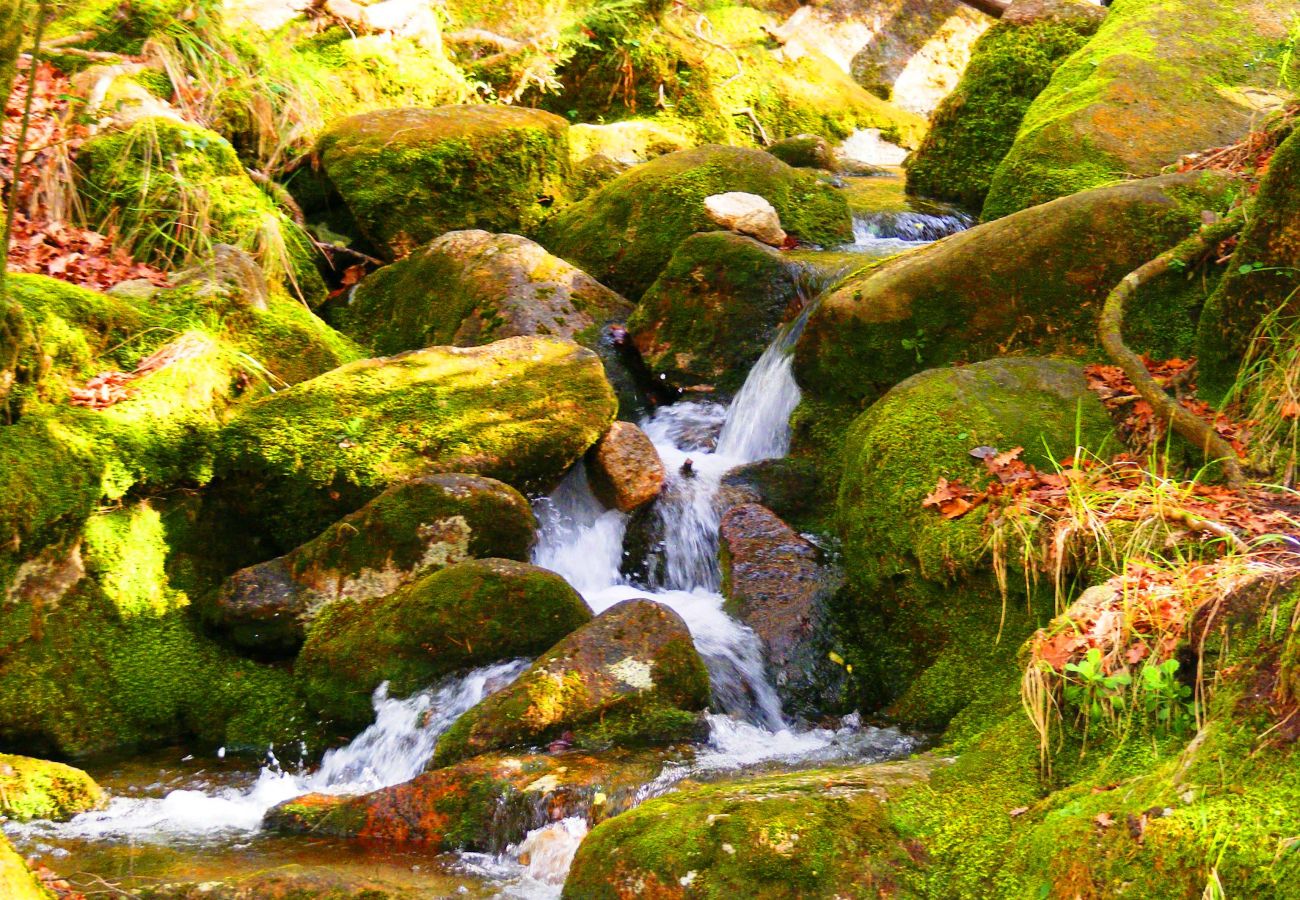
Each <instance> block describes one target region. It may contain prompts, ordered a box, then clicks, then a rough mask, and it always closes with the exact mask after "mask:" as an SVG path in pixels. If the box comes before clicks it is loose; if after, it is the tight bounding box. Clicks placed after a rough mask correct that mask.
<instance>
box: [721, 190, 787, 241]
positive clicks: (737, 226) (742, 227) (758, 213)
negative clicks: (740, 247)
mask: <svg viewBox="0 0 1300 900" xmlns="http://www.w3.org/2000/svg"><path fill="white" fill-rule="evenodd" d="M704 209H705V212H707V213H708V214H709V218H710V219H712V220H713V221H714V222H716V223H717V224H719V225H721V226H722V227H723V228H725V229H727V230H728V231H735V232H738V233H739V234H747V235H749V236H750V237H752V238H757V239H758V240H760V241H762V242H763V243H764V244H771V245H772V246H773V247H780V246H781V245H782V244H784V243H785V239H786V235H785V230H784V229H783V228H782V227H781V217H780V216H778V215H777V213H776V209H775V208H774V207H773V206H772V204H771V203H768V202H767V200H765V199H764V198H762V197H760V196H758V194H746V193H743V192H741V191H731V192H729V193H726V194H714V195H713V196H712V197H705V198H704Z"/></svg>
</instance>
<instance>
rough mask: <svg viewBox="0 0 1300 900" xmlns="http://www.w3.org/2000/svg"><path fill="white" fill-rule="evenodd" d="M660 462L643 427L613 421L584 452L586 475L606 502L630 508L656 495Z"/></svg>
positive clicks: (660, 476) (661, 482)
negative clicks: (594, 443)
mask: <svg viewBox="0 0 1300 900" xmlns="http://www.w3.org/2000/svg"><path fill="white" fill-rule="evenodd" d="M664 474H665V473H664V464H663V461H662V460H660V459H659V452H658V451H657V450H655V445H654V444H652V443H651V442H650V438H648V437H646V434H645V432H644V431H642V430H641V429H640V428H637V427H636V426H635V425H633V424H632V423H631V422H615V423H614V424H613V425H612V426H610V429H609V431H608V432H607V433H606V434H605V436H604V437H603V438H601V439H600V441H599V442H598V443H597V444H596V446H595V447H592V448H591V450H590V451H588V453H587V478H588V480H589V481H590V482H591V489H592V490H593V491H595V493H596V496H597V497H599V498H600V500H601V502H602V503H604V504H605V505H606V506H612V507H615V508H616V509H619V510H621V511H622V512H631V511H632V510H634V509H636V508H637V507H639V506H644V505H645V504H647V503H649V502H650V501H651V500H653V499H654V498H656V497H658V496H659V492H660V491H661V490H663V487H664Z"/></svg>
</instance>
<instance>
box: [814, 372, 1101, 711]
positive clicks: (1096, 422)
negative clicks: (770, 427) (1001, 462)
mask: <svg viewBox="0 0 1300 900" xmlns="http://www.w3.org/2000/svg"><path fill="white" fill-rule="evenodd" d="M1109 439H1110V418H1109V416H1108V414H1107V412H1106V410H1105V408H1104V407H1103V406H1102V403H1101V401H1100V400H1098V399H1097V397H1096V396H1095V395H1094V394H1093V393H1092V392H1090V391H1089V390H1088V387H1087V383H1086V381H1085V380H1084V377H1083V370H1082V368H1081V367H1080V366H1079V365H1078V364H1076V363H1070V362H1066V361H1063V360H1045V359H1005V360H990V361H988V362H982V363H976V364H975V365H971V366H965V367H962V368H954V369H933V370H930V371H928V372H922V373H921V374H919V375H915V376H913V377H912V378H909V379H908V380H907V381H904V382H903V383H902V384H900V385H898V386H897V387H895V388H894V389H893V390H892V391H890V392H889V393H888V394H886V395H885V396H884V397H883V398H882V399H881V400H879V401H878V402H877V403H876V404H875V405H873V406H872V407H871V408H870V409H868V410H867V411H866V412H865V413H863V414H862V415H861V416H860V417H859V418H858V419H857V420H856V421H855V422H854V423H853V425H852V427H851V428H850V429H849V431H848V435H847V438H846V440H845V444H844V450H843V457H842V463H843V475H842V478H841V481H840V487H839V498H838V503H837V519H838V528H839V535H840V538H841V539H842V542H843V543H842V552H843V564H844V570H845V574H846V576H847V578H848V584H847V586H846V587H845V588H844V589H843V590H842V591H841V592H840V596H839V598H838V600H837V606H838V617H839V620H840V623H839V624H840V629H841V640H842V641H843V646H842V649H841V655H843V656H844V658H845V659H846V660H848V661H849V662H850V663H851V664H852V665H853V670H854V675H855V677H856V678H857V680H858V682H857V683H858V685H859V686H860V688H861V690H862V691H863V695H862V696H863V698H864V700H865V701H866V702H869V703H874V704H877V705H879V704H883V703H886V702H890V701H894V700H896V699H897V698H899V696H900V695H902V694H903V693H904V692H905V691H907V692H909V693H908V695H907V696H904V697H903V699H902V700H901V701H900V702H899V703H898V704H897V705H896V707H895V712H896V714H898V715H899V716H900V717H901V718H903V719H904V721H908V722H911V723H914V724H918V725H923V726H926V727H935V726H942V725H944V724H946V722H947V720H948V719H949V718H950V717H951V716H952V715H953V714H954V713H956V712H957V711H958V710H960V709H961V708H962V706H964V705H965V704H966V703H969V702H971V701H974V700H977V699H979V695H980V692H981V690H984V689H987V688H988V685H989V682H990V680H992V681H993V683H998V681H997V680H998V679H1004V680H1005V679H1006V678H1010V679H1011V680H1013V681H1014V680H1015V678H1016V675H1015V670H1014V650H1015V648H1016V647H1017V646H1018V645H1019V643H1020V641H1021V640H1023V639H1024V638H1025V637H1027V636H1028V634H1029V632H1030V631H1031V630H1032V628H1033V627H1035V626H1037V625H1039V624H1042V622H1040V621H1039V617H1041V615H1042V608H1041V604H1040V605H1037V606H1030V607H1029V609H1028V610H1027V609H1026V602H1025V600H1024V599H1023V598H1020V599H1012V600H1011V601H1009V602H1008V603H1007V604H1006V607H1005V608H1004V607H1003V603H1002V600H1001V598H1000V596H999V593H998V591H997V588H996V586H995V585H994V583H993V578H992V576H991V567H992V564H991V562H989V561H988V560H987V559H986V558H985V550H986V546H987V543H988V534H987V533H986V530H985V524H984V516H983V515H981V514H980V512H979V511H978V510H977V511H975V512H972V513H970V514H968V515H966V516H964V517H962V518H958V519H953V520H948V519H945V518H944V517H943V516H942V515H940V514H939V513H938V512H937V511H936V510H934V509H929V508H926V507H924V506H923V505H922V502H923V501H924V500H925V498H926V497H927V496H928V495H929V494H930V493H931V492H932V491H934V489H935V486H936V485H937V483H938V481H939V479H940V478H947V479H949V480H950V481H962V482H964V483H966V484H973V485H979V484H982V483H983V480H984V478H985V477H986V476H985V475H984V474H983V472H984V470H983V468H982V466H981V464H980V463H979V461H978V460H977V459H973V458H972V457H971V456H970V451H971V450H972V448H975V447H981V446H986V447H988V446H991V447H995V448H997V449H998V450H999V451H1007V450H1011V449H1013V448H1015V447H1023V448H1024V454H1023V456H1022V457H1021V458H1022V459H1024V460H1025V461H1026V462H1029V463H1031V464H1033V465H1035V466H1037V467H1038V468H1039V469H1041V470H1043V471H1050V470H1051V469H1052V465H1053V461H1054V460H1063V459H1066V458H1067V457H1070V456H1073V455H1074V452H1075V448H1076V446H1079V445H1082V446H1083V447H1086V448H1091V449H1094V450H1099V449H1101V448H1102V447H1103V446H1104V445H1105V444H1106V442H1107V441H1108V440H1109ZM1011 580H1012V581H1013V582H1015V581H1016V580H1017V579H1016V578H1014V577H1013V578H1012V579H1011ZM1014 588H1015V585H1014V584H1013V585H1012V589H1013V590H1014ZM1048 603H1049V606H1048V608H1049V609H1050V599H1049V601H1048ZM1004 615H1005V616H1006V619H1005V621H1004V619H1003V616H1004ZM999 628H1001V629H1002V632H1003V633H1002V637H1001V640H997V634H998V632H999Z"/></svg>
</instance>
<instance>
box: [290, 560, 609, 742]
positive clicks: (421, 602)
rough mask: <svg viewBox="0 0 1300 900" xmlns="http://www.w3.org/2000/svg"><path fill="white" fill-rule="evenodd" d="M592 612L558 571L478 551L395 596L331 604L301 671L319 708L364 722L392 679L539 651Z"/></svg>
mask: <svg viewBox="0 0 1300 900" xmlns="http://www.w3.org/2000/svg"><path fill="white" fill-rule="evenodd" d="M590 618H591V612H590V610H588V609H587V605H586V604H585V603H583V601H582V598H581V597H580V596H578V593H577V591H575V590H574V589H573V588H571V587H569V585H568V584H567V583H566V582H565V581H564V579H563V578H561V577H560V576H559V575H556V574H555V573H554V572H549V571H547V570H546V569H539V568H537V567H536V566H531V565H528V564H527V563H521V562H514V561H512V560H507V559H482V560H470V561H468V562H463V563H458V564H456V565H454V566H448V567H447V568H445V569H440V570H438V571H437V572H434V573H433V574H431V575H426V576H425V577H424V578H421V579H418V580H416V581H413V582H411V583H410V584H408V585H406V586H405V587H403V588H401V589H399V590H398V591H396V592H395V593H393V594H389V595H387V596H383V597H373V598H370V599H367V600H353V601H352V602H349V603H335V604H332V605H330V606H328V607H326V608H325V609H324V610H322V611H321V613H320V614H319V615H318V616H317V617H316V619H315V620H314V621H313V622H312V624H311V627H310V628H309V629H308V631H307V642H306V643H305V644H304V645H303V648H302V652H301V653H300V654H299V655H298V663H297V667H296V674H297V676H298V678H299V679H300V680H301V681H302V684H303V689H304V691H305V692H306V695H307V698H308V700H309V701H310V702H311V703H312V705H313V706H314V707H315V708H316V709H317V710H319V711H320V712H322V713H323V714H324V715H325V716H327V717H328V718H330V719H332V720H334V721H335V722H336V723H337V724H339V725H341V726H343V725H347V726H360V725H364V724H365V723H366V722H368V721H369V720H370V719H371V717H372V711H371V707H370V695H371V693H372V692H373V691H374V690H375V688H377V687H379V685H380V684H381V683H383V682H385V681H387V682H388V683H389V685H390V690H391V691H392V693H394V694H396V695H403V694H409V693H411V692H413V691H416V690H419V689H420V688H423V687H427V686H429V685H430V684H433V683H434V682H435V681H437V680H438V679H439V678H441V677H443V676H444V675H448V674H450V673H452V672H455V671H457V670H459V669H465V668H469V667H471V666H477V665H486V664H488V663H494V662H500V661H501V660H505V659H512V658H514V657H521V656H533V655H535V654H537V653H540V652H541V651H543V650H545V649H546V648H547V647H549V646H551V645H552V644H554V643H555V642H556V641H558V640H560V639H561V638H563V637H564V636H566V635H568V634H569V633H570V632H572V631H573V630H574V629H576V628H578V627H580V626H581V625H582V624H583V623H585V622H587V621H588V620H589V619H590Z"/></svg>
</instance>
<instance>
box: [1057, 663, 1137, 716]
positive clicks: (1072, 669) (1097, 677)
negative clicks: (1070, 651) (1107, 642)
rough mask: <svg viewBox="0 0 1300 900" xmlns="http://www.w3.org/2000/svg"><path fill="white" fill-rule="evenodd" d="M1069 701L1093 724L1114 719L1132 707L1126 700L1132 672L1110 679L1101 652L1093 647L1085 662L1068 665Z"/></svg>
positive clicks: (1066, 694)
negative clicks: (1116, 715)
mask: <svg viewBox="0 0 1300 900" xmlns="http://www.w3.org/2000/svg"><path fill="white" fill-rule="evenodd" d="M1065 676H1066V682H1065V699H1066V700H1067V701H1069V702H1070V703H1072V704H1073V705H1074V707H1075V708H1076V709H1078V710H1079V713H1080V715H1082V716H1084V717H1086V718H1087V720H1088V721H1089V722H1090V723H1094V722H1102V721H1105V720H1107V719H1112V718H1114V716H1115V714H1116V713H1117V712H1119V711H1121V710H1123V709H1125V708H1126V707H1127V706H1128V700H1127V697H1126V696H1125V695H1126V694H1127V692H1128V687H1129V685H1131V684H1132V683H1133V678H1132V676H1131V675H1129V674H1128V672H1116V673H1115V674H1113V675H1107V674H1106V669H1105V666H1103V665H1102V660H1101V651H1100V650H1098V649H1097V648H1096V647H1093V648H1092V649H1091V650H1089V651H1088V654H1087V655H1086V656H1085V657H1084V658H1083V660H1082V661H1080V662H1077V663H1066V665H1065Z"/></svg>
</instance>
